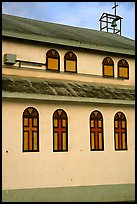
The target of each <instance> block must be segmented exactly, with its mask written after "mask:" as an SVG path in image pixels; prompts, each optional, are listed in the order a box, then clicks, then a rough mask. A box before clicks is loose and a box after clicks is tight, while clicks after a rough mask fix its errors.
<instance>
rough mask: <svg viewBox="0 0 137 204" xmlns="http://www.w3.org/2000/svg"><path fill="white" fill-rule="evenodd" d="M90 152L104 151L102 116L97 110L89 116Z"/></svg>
mask: <svg viewBox="0 0 137 204" xmlns="http://www.w3.org/2000/svg"><path fill="white" fill-rule="evenodd" d="M90 151H104V133H103V116H102V113H101V112H100V111H98V110H94V111H93V112H92V113H91V114H90Z"/></svg>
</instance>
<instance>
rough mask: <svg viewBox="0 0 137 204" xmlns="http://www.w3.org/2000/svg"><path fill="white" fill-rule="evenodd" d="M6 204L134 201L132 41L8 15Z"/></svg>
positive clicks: (5, 43) (5, 25) (4, 41)
mask: <svg viewBox="0 0 137 204" xmlns="http://www.w3.org/2000/svg"><path fill="white" fill-rule="evenodd" d="M2 196H3V198H2V201H3V202H52V201H53V202H79V201H80V202H98V201H99V202H108V201H134V200H135V41H134V40H132V39H129V38H127V37H124V36H122V35H119V34H116V33H110V32H104V31H99V30H93V29H88V28H81V27H74V26H68V25H62V24H56V23H50V22H45V21H39V20H33V19H29V18H23V17H18V16H13V15H7V14H2Z"/></svg>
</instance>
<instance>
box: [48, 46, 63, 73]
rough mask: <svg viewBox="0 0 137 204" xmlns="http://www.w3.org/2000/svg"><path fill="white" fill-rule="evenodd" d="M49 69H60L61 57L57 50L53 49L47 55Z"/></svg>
mask: <svg viewBox="0 0 137 204" xmlns="http://www.w3.org/2000/svg"><path fill="white" fill-rule="evenodd" d="M46 66H47V70H53V71H58V72H59V71H60V57H59V54H58V52H57V51H56V50H54V49H51V50H49V51H48V52H47V55H46Z"/></svg>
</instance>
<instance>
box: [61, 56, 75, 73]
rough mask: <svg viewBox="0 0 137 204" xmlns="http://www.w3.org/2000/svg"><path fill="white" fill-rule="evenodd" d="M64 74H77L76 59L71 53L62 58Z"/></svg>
mask: <svg viewBox="0 0 137 204" xmlns="http://www.w3.org/2000/svg"><path fill="white" fill-rule="evenodd" d="M64 69H65V72H74V73H77V57H76V55H75V54H74V53H73V52H67V53H66V54H65V56H64Z"/></svg>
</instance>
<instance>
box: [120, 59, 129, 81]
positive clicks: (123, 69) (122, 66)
mask: <svg viewBox="0 0 137 204" xmlns="http://www.w3.org/2000/svg"><path fill="white" fill-rule="evenodd" d="M122 73H123V74H122ZM122 75H123V76H122ZM124 75H125V76H124ZM118 78H120V79H129V64H128V62H127V61H126V60H125V59H121V60H119V61H118Z"/></svg>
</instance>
